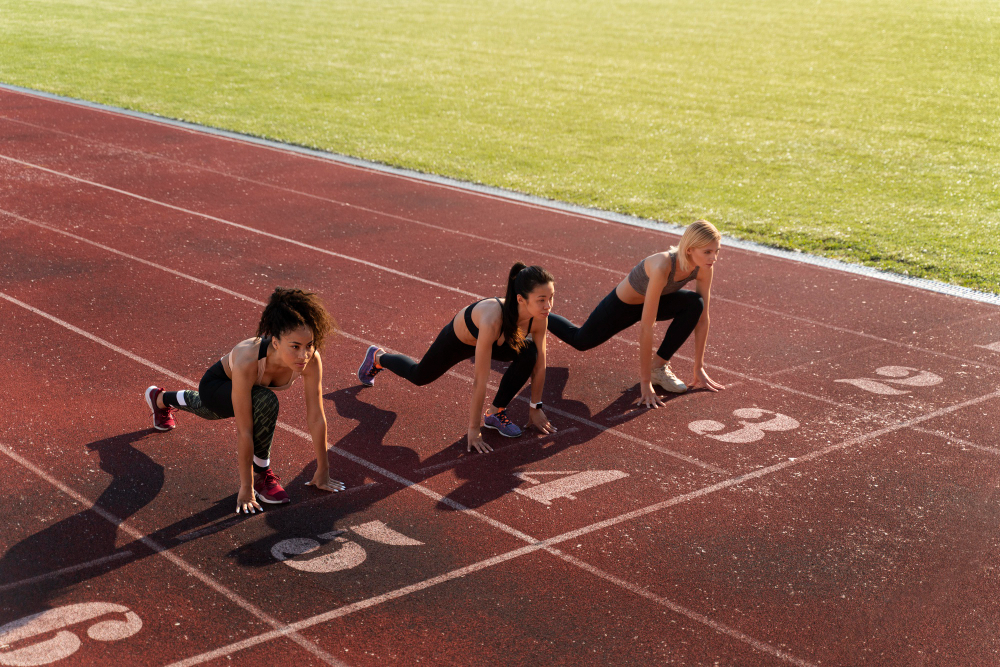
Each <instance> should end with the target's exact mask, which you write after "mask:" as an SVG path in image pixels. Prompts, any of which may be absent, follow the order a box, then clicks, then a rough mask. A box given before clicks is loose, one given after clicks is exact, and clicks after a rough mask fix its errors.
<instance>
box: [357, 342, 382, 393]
mask: <svg viewBox="0 0 1000 667" xmlns="http://www.w3.org/2000/svg"><path fill="white" fill-rule="evenodd" d="M376 352H378V345H372V346H371V347H369V348H368V351H367V352H365V360H364V361H362V362H361V366H360V367H359V368H358V379H359V380H361V384H363V385H364V386H366V387H371V386H372V385H374V384H375V376H376V375H378V374H379V373H381V372H382V369H381V368H379V367H378V366H376V365H375V353H376Z"/></svg>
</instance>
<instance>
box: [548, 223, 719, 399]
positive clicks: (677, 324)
mask: <svg viewBox="0 0 1000 667" xmlns="http://www.w3.org/2000/svg"><path fill="white" fill-rule="evenodd" d="M721 239H722V235H721V234H719V230H718V229H716V228H715V226H714V225H712V223H710V222H707V221H705V220H698V221H697V222H693V223H691V224H690V225H689V226H688V228H687V229H685V230H684V235H683V236H681V240H680V243H678V244H677V247H675V248H671V249H670V250H668V251H667V252H658V253H656V254H655V255H650V256H649V257H647V258H646V259H644V260H642V261H640V262H639V263H638V264H636V265H635V268H633V269H632V270H631V271H630V272H629V274H628V275H627V276H626V277H625V279H624V280H622V281H621V282H620V283H618V287H616V288H615V289H614V290H612V291H611V293H610V294H608V295H607V296H606V297H604V299H603V300H602V301H601V302H600V303H599V304H597V308H595V309H594V312H592V313H591V314H590V317H588V318H587V321H586V322H584V324H583V326H582V327H577V326H575V325H573V324H572V323H571V322H570V321H569V320H567V319H565V318H563V317H560V316H559V315H555V314H553V313H550V314H549V331H551V332H552V334H553V335H554V336H555V337H556V338H558V339H559V340H561V341H563V342H564V343H567V344H569V345H570V346H572V347H574V348H576V349H577V350H581V351H583V350H589V349H591V348H594V347H597V346H598V345H600V344H601V343H604V342H607V341H608V340H610V339H611V337H612V336H614V335H615V334H616V333H618V332H620V331H623V330H625V329H627V328H628V327H630V326H632V325H633V324H635V323H636V322H641V327H642V328H641V330H640V332H639V387H640V389H641V390H642V397H641V398H640V400H639V404H640V405H644V406H647V407H651V408H656V407H659V406H661V405H664V402H663V399H661V398H660V397H659V396H657V395H656V392H655V391H654V390H653V384H654V383H655V384H658V385H660V386H661V387H663V388H664V389H666V390H667V391H671V392H675V393H681V392H684V391H687V389H688V387H687V385H685V384H684V383H683V382H681V380H680V379H679V378H678V377H677V376H676V375H674V373H673V372H672V371H671V370H670V366H669V365H668V364H669V362H670V358H671V357H672V356H673V355H674V353H675V352H676V351H677V350H678V349H679V348H680V346H681V345H682V344H683V343H684V341H685V340H687V339H688V336H690V335H691V332H692V331H694V348H695V351H694V373H693V378H692V381H691V388H692V389H695V388H698V387H704V388H706V389H708V390H709V391H718V390H720V389H725V386H723V385H721V384H719V383H718V382H716V381H714V380H713V379H712V378H710V377H708V373H706V372H705V347H706V346H707V344H708V304H709V294H710V292H711V290H712V273H713V267H714V266H715V262H716V261H717V260H718V259H719V246H720V244H721ZM691 281H694V283H695V291H693V292H692V291H691V290H685V289H681V288H682V287H684V285H686V284H687V283H689V282H691ZM663 320H673V321H672V322H671V323H670V326H669V327H668V328H667V333H666V335H665V336H664V338H663V342H662V343H661V344H660V347H659V349H657V351H656V353H655V354H654V353H653V325H654V323H656V322H661V321H663Z"/></svg>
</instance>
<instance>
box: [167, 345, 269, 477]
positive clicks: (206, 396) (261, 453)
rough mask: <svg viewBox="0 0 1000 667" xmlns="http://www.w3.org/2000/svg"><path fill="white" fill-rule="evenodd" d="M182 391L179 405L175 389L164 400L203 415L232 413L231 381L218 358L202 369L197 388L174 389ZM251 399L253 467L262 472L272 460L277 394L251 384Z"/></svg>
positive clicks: (220, 416) (217, 416)
mask: <svg viewBox="0 0 1000 667" xmlns="http://www.w3.org/2000/svg"><path fill="white" fill-rule="evenodd" d="M181 393H183V394H184V403H185V405H181V402H180V400H178V397H177V396H176V395H175V392H164V394H163V402H164V403H166V404H167V405H170V406H173V407H175V408H177V409H178V410H184V411H185V412H190V413H192V414H195V415H198V416H199V417H201V418H202V419H229V418H230V417H232V416H234V414H235V413H234V410H233V381H232V380H230V379H229V378H228V377H226V371H225V370H224V369H223V368H222V362H221V361H217V362H215V363H214V364H213V365H212V367H211V368H209V369H208V370H207V371H205V375H204V376H203V377H202V378H201V382H200V383H199V384H198V391H191V390H190V389H188V390H185V391H183V392H176V394H181ZM250 402H251V406H252V410H253V456H254V461H253V467H254V470H256V471H257V472H263V471H264V470H265V469H267V467H268V466H270V463H271V441H272V440H274V427H275V425H276V424H277V423H278V397H277V396H275V395H274V392H273V391H271V390H270V389H268V388H267V387H261V386H259V385H254V386H253V388H252V389H251V390H250Z"/></svg>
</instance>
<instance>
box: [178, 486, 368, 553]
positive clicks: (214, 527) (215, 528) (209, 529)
mask: <svg viewBox="0 0 1000 667" xmlns="http://www.w3.org/2000/svg"><path fill="white" fill-rule="evenodd" d="M378 485H379V483H378V482H369V483H368V484H362V485H361V486H352V487H351V488H349V489H345V490H343V491H338V492H337V493H336V497H337V498H343V497H344V496H347V495H350V494H353V493H357V492H358V491H365V490H367V489H370V488H372V487H373V486H378ZM333 496H334V494H325V495H322V496H318V497H316V498H310V499H309V500H303V501H300V502H296V503H288V504H285V505H277V506H271V505H269V506H267V510H266V511H263V512H258V513H256V514H251V515H250V516H247V515H245V514H241V515H238V516H232V517H227V518H225V519H223V520H222V521H216V522H215V523H213V524H211V525H208V526H204V527H202V528H198V529H195V530H190V531H188V532H186V533H181V534H180V535H178V536H176V537H175V538H173V539H175V540H177V541H178V542H189V541H191V540H194V539H197V538H199V537H205V536H206V535H214V534H215V533H219V532H222V531H223V530H226V529H227V528H232V527H233V526H235V525H237V524H240V523H243V522H244V521H253V520H254V519H258V518H259V519H260V520H263V518H264V517H265V516H274V513H275V512H282V511H284V510H288V509H295V510H301V509H302V508H303V507H308V506H310V505H315V504H317V503H321V502H323V501H327V500H330V499H331V498H333Z"/></svg>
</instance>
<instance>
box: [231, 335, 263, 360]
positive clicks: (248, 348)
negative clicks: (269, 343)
mask: <svg viewBox="0 0 1000 667" xmlns="http://www.w3.org/2000/svg"><path fill="white" fill-rule="evenodd" d="M260 342H261V339H260V338H247V339H246V340H241V341H240V342H238V343H236V345H234V346H233V349H232V351H231V352H230V353H229V355H228V356H229V359H230V362H231V363H233V364H235V365H236V366H240V367H243V366H249V365H251V364H253V365H256V364H257V357H258V356H259V355H260Z"/></svg>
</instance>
